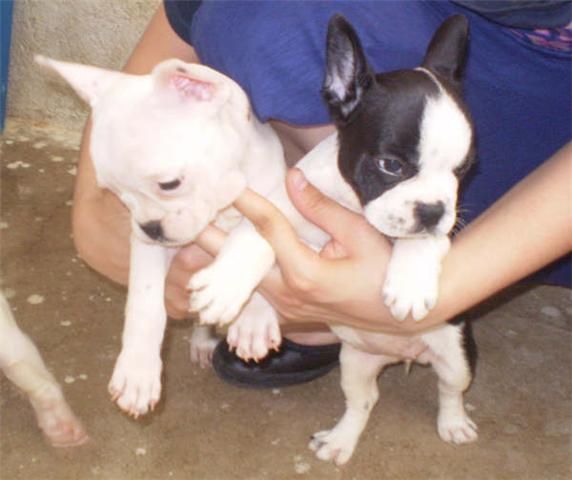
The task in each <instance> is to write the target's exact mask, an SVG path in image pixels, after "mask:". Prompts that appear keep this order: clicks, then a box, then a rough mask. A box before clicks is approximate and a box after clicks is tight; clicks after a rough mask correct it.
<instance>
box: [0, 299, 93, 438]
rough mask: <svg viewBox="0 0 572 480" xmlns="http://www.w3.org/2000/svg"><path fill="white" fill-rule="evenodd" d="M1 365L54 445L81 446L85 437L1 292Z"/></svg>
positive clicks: (82, 429) (59, 389) (79, 423)
mask: <svg viewBox="0 0 572 480" xmlns="http://www.w3.org/2000/svg"><path fill="white" fill-rule="evenodd" d="M0 368H1V369H2V371H3V372H4V374H5V375H6V377H8V379H10V380H11V381H12V382H13V383H14V384H15V385H16V386H17V387H18V388H20V389H21V390H22V391H23V392H24V393H25V394H26V395H27V396H28V399H29V400H30V403H31V404H32V407H33V408H34V412H35V413H36V418H37V420H38V425H39V427H40V429H41V430H42V432H43V433H44V435H45V437H46V439H47V440H48V441H49V442H50V443H51V444H52V445H53V446H54V447H74V446H77V445H82V444H83V443H85V442H86V441H87V440H88V436H87V434H86V432H85V430H84V428H83V426H82V424H81V422H80V421H79V420H78V419H77V418H76V416H75V415H74V414H73V412H72V411H71V409H70V407H69V406H68V404H67V403H66V401H65V398H64V396H63V393H62V389H61V388H60V386H59V385H58V383H57V382H56V380H55V379H54V377H53V375H52V374H51V373H50V372H49V371H48V369H47V368H46V365H45V364H44V362H43V360H42V357H41V356H40V353H39V352H38V349H37V348H36V346H35V345H34V344H33V343H32V341H31V340H30V338H29V337H28V336H27V335H25V334H24V333H23V332H22V330H20V329H19V328H18V325H17V324H16V321H15V320H14V316H13V315H12V311H11V310H10V306H9V305H8V302H7V301H6V299H5V298H4V295H2V294H1V293H0Z"/></svg>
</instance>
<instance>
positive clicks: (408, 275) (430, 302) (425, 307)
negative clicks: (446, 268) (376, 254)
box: [383, 237, 449, 321]
mask: <svg viewBox="0 0 572 480" xmlns="http://www.w3.org/2000/svg"><path fill="white" fill-rule="evenodd" d="M448 248H449V239H448V238H447V237H438V238H420V239H399V240H397V241H396V242H395V244H394V247H393V254H392V256H391V259H390V261H389V265H388V268H387V274H386V277H385V283H384V286H383V300H384V302H385V305H386V306H387V307H388V308H389V309H390V310H391V314H392V315H393V316H394V317H395V318H396V319H398V320H404V319H405V317H407V315H408V314H409V313H411V316H412V317H413V318H414V320H416V321H419V320H422V319H423V318H425V317H426V316H427V314H428V313H429V311H430V310H431V309H432V308H433V307H434V306H435V304H436V303H437V297H438V294H439V275H440V273H441V260H442V258H443V256H444V255H445V253H446V252H447V250H448Z"/></svg>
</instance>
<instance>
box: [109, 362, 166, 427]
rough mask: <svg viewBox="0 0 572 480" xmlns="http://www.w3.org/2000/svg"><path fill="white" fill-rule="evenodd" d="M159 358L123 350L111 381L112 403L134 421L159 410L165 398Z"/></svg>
mask: <svg viewBox="0 0 572 480" xmlns="http://www.w3.org/2000/svg"><path fill="white" fill-rule="evenodd" d="M161 369H162V362H161V358H159V356H155V355H150V354H148V353H134V352H128V351H127V352H126V351H122V352H121V354H120V355H119V358H118V359H117V362H116V363H115V369H114V370H113V375H112V377H111V381H110V382H109V387H108V389H109V393H110V394H111V400H112V401H114V402H116V403H117V405H118V406H119V408H121V410H123V411H124V412H126V413H128V414H129V415H131V416H133V417H134V418H137V417H139V415H145V414H146V413H147V412H149V411H150V410H153V409H154V408H155V405H157V403H158V402H159V398H160V396H161Z"/></svg>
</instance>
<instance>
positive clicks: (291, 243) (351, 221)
mask: <svg viewBox="0 0 572 480" xmlns="http://www.w3.org/2000/svg"><path fill="white" fill-rule="evenodd" d="M286 185H287V189H288V193H289V195H290V199H291V201H292V202H293V204H294V206H295V207H296V208H297V209H298V210H299V211H300V213H302V215H304V216H305V217H306V218H307V219H308V220H310V221H311V222H312V223H314V224H316V225H317V226H318V227H320V228H321V229H323V230H324V231H326V232H327V233H329V234H330V236H331V237H332V241H331V242H330V243H328V244H327V245H326V246H325V247H324V248H323V249H322V251H321V252H315V251H314V250H312V249H311V248H309V247H308V246H307V245H305V244H304V243H302V242H301V241H300V240H299V239H298V236H297V234H296V232H295V231H294V229H293V227H292V226H291V225H290V223H289V222H288V220H287V219H286V218H285V217H284V215H282V213H281V212H280V211H279V210H278V209H277V208H276V207H274V206H273V205H272V204H271V203H270V202H269V201H267V200H265V199H264V198H262V197H261V196H259V195H257V194H256V193H254V192H252V191H250V190H246V191H245V192H244V193H243V194H242V195H241V196H240V197H239V199H238V200H237V201H236V202H235V203H234V205H235V207H236V208H237V209H238V210H240V211H241V212H242V213H243V214H244V215H245V216H246V217H247V218H248V219H249V220H250V221H251V222H252V223H253V224H254V225H255V226H256V228H257V230H258V231H259V233H260V234H261V235H262V236H263V237H264V238H266V240H267V241H268V242H269V243H270V244H271V245H272V247H273V249H274V251H275V253H276V261H277V265H278V267H279V268H275V269H274V270H273V271H272V272H270V274H269V275H267V277H266V278H265V279H264V280H263V282H262V284H261V285H260V287H259V291H260V292H261V293H262V294H263V295H264V296H265V297H266V298H267V299H268V300H269V301H270V303H272V305H273V306H274V308H276V310H277V311H278V312H279V313H280V315H281V316H282V317H283V318H284V319H285V320H286V321H288V322H296V323H299V322H303V323H310V322H316V321H317V322H321V323H328V324H346V325H350V326H354V327H359V328H364V329H368V330H376V331H382V332H385V333H398V334H399V333H401V334H404V333H410V332H411V331H412V330H414V329H416V328H418V327H417V325H415V324H414V323H413V322H412V321H411V320H410V319H408V320H406V321H404V322H398V321H396V320H394V319H393V318H392V317H391V314H390V313H389V312H388V310H387V309H386V307H385V305H384V304H383V299H382V287H383V280H384V277H385V269H386V266H387V262H388V260H389V256H390V254H391V245H390V243H389V241H388V240H387V239H386V238H385V237H383V236H382V235H381V234H380V233H379V232H378V231H377V230H375V229H374V228H373V227H372V226H371V225H370V224H369V223H367V221H366V220H365V219H364V218H363V216H362V215H359V214H356V213H354V212H351V211H349V210H348V209H346V208H344V207H342V206H340V205H339V204H338V203H336V202H334V201H333V200H331V199H329V198H327V197H326V196H324V195H323V194H321V193H320V192H319V191H318V190H317V189H316V188H314V187H313V186H311V185H310V184H308V183H307V182H306V181H305V178H304V176H303V174H302V172H300V171H299V170H297V169H293V170H291V171H290V172H289V173H288V176H287V179H286ZM223 241H224V234H222V233H221V232H219V231H217V230H216V229H214V228H213V227H209V229H207V230H206V231H205V232H203V234H202V235H201V236H200V237H199V239H198V240H197V243H198V244H199V245H200V246H201V247H203V248H204V249H205V250H207V251H209V252H210V253H211V254H216V252H217V250H218V249H219V248H220V245H221V244H222V242H223Z"/></svg>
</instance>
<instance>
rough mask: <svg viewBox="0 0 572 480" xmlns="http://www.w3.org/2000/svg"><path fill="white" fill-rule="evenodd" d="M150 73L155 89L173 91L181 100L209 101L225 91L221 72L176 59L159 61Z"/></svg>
mask: <svg viewBox="0 0 572 480" xmlns="http://www.w3.org/2000/svg"><path fill="white" fill-rule="evenodd" d="M152 75H153V80H154V83H155V87H156V88H157V89H160V90H165V91H171V92H175V93H177V94H178V95H179V97H180V98H181V99H183V100H190V101H199V102H210V101H213V100H215V98H218V97H219V96H220V95H221V94H222V93H224V92H226V85H225V83H224V82H223V81H222V75H221V74H219V73H217V72H215V71H214V70H212V69H210V68H208V67H205V66H204V65H198V64H192V63H185V62H183V61H182V60H178V59H171V60H166V61H164V62H161V63H159V64H158V65H157V66H156V67H155V68H154V69H153V72H152Z"/></svg>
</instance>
